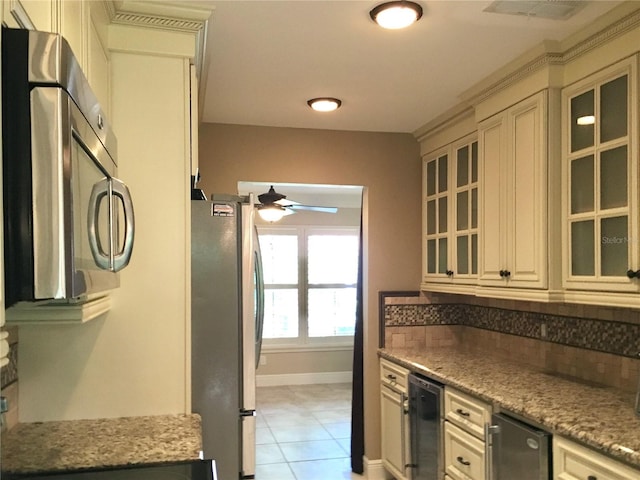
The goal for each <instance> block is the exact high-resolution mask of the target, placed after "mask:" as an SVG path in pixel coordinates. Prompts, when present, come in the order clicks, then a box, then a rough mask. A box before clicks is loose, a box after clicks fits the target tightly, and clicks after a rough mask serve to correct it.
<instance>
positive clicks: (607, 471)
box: [553, 436, 640, 480]
mask: <svg viewBox="0 0 640 480" xmlns="http://www.w3.org/2000/svg"><path fill="white" fill-rule="evenodd" d="M639 478H640V470H636V469H634V468H631V467H629V466H627V465H623V464H622V463H620V462H617V461H615V460H612V459H611V458H609V457H605V456H604V455H602V454H600V453H597V452H594V451H593V450H591V449H589V448H586V447H583V446H581V445H578V444H576V443H574V442H571V441H569V440H566V439H564V438H562V437H557V436H554V437H553V479H554V480H638V479H639Z"/></svg>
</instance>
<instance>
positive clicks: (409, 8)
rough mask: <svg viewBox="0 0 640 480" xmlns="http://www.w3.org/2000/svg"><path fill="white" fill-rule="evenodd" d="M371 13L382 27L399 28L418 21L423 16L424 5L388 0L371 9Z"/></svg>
mask: <svg viewBox="0 0 640 480" xmlns="http://www.w3.org/2000/svg"><path fill="white" fill-rule="evenodd" d="M369 15H371V18H372V19H373V21H374V22H376V23H377V24H378V25H380V26H381V27H382V28H388V29H391V30H397V29H400V28H406V27H408V26H409V25H411V24H413V23H415V22H417V21H418V20H419V19H420V17H422V7H421V6H420V5H418V4H417V3H415V2H408V1H404V0H402V1H397V2H386V3H381V4H380V5H378V6H377V7H375V8H374V9H373V10H371V11H370V12H369Z"/></svg>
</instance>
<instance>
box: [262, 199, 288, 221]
mask: <svg viewBox="0 0 640 480" xmlns="http://www.w3.org/2000/svg"><path fill="white" fill-rule="evenodd" d="M285 213H286V210H285V209H284V207H282V206H280V205H277V204H275V203H272V204H271V205H260V206H259V207H258V215H260V218H262V219H263V220H264V221H265V222H277V221H278V220H280V219H282V217H284V214H285Z"/></svg>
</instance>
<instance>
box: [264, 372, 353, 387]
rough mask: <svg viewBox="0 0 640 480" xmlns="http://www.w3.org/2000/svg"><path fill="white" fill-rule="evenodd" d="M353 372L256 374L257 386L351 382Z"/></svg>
mask: <svg viewBox="0 0 640 480" xmlns="http://www.w3.org/2000/svg"><path fill="white" fill-rule="evenodd" d="M351 380H352V373H351V372H318V373H284V374H280V375H256V386H258V387H276V386H279V385H311V384H314V383H351Z"/></svg>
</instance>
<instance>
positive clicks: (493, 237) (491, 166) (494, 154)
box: [479, 117, 505, 282]
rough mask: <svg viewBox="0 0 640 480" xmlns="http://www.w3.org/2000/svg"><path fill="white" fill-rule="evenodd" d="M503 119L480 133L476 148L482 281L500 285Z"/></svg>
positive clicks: (503, 259)
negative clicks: (477, 150)
mask: <svg viewBox="0 0 640 480" xmlns="http://www.w3.org/2000/svg"><path fill="white" fill-rule="evenodd" d="M504 135H505V124H504V118H503V117H500V118H498V119H495V120H493V121H491V122H490V123H488V124H485V125H483V126H482V127H481V129H480V136H479V148H480V158H481V159H482V160H481V166H480V171H481V179H480V182H481V188H482V190H481V199H482V205H481V212H482V220H481V226H480V231H481V232H482V234H481V245H482V246H481V248H482V268H481V269H480V278H481V280H485V281H486V280H490V281H491V280H493V281H494V282H500V281H501V279H500V274H499V272H500V270H502V269H504V268H505V266H504V263H505V257H504V240H503V234H502V231H503V230H504V223H505V220H504V219H503V214H502V212H503V211H504V204H505V202H504V196H505V193H504V192H503V189H502V183H503V182H501V180H500V178H501V176H504V174H503V172H502V171H503V168H504V167H503V161H504V156H505V153H504Z"/></svg>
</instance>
